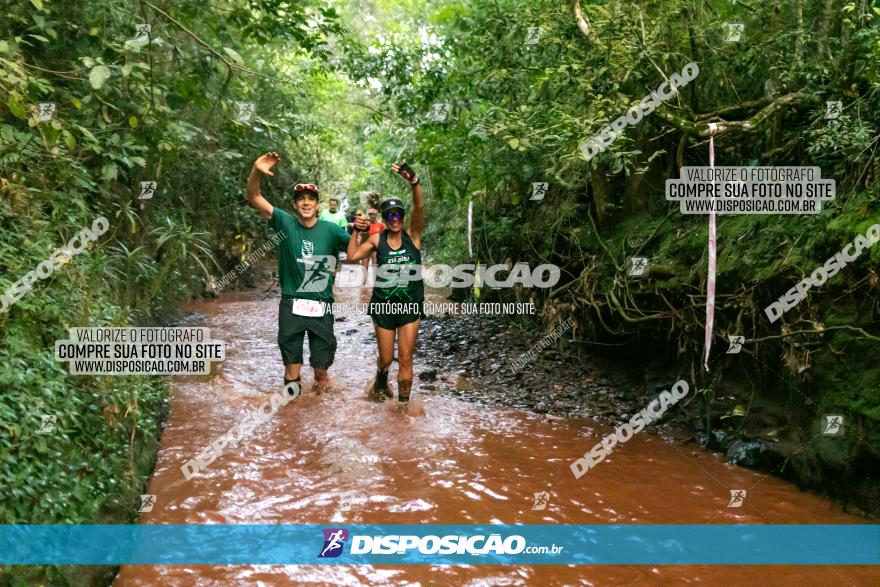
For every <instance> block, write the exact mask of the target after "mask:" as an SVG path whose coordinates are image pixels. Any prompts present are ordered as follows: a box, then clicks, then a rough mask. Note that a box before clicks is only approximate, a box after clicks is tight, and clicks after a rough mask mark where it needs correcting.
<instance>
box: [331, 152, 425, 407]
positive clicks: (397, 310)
mask: <svg viewBox="0 0 880 587" xmlns="http://www.w3.org/2000/svg"><path fill="white" fill-rule="evenodd" d="M391 170H392V171H393V172H394V173H396V174H398V175H400V176H401V177H402V178H403V179H405V180H407V181H408V182H409V183H410V185H411V186H412V195H413V210H412V216H411V218H410V222H409V230H408V231H407V230H404V228H403V219H404V216H405V215H406V211H405V209H404V206H403V202H402V201H400V200H399V199H397V198H389V199H387V200H385V201H384V202H382V204H381V205H380V207H379V208H380V210H379V212H380V214H381V218H382V221H383V222H384V223H385V227H386V228H385V230H384V231H382V232H381V233H379V234H373V235H369V236H368V235H367V231H369V222H368V220H367V217H366V216H364V215H362V214H360V213H358V217H357V219H356V220H355V225H354V229H355V231H356V232H357V234H358V235H359V236H358V238H352V239H351V240H350V241H349V243H348V251H347V252H346V255H347V257H348V260H349V261H358V260H360V259H365V258H367V257H368V256H370V255H372V254H373V251H376V253H377V261H376V263H377V266H376V284H375V286H374V287H373V297H372V298H371V299H370V311H369V314H370V316H372V318H373V328H374V330H375V331H376V343H377V344H378V347H379V358H378V360H377V364H376V385H375V387H374V393H373V397H374V399H375V400H376V401H384V400H385V398H386V397H394V396H393V394H392V393H391V390H390V389H389V387H388V367H390V366H391V361H392V360H393V359H394V339H395V337H396V338H397V363H398V371H397V399H398V401H401V402H406V401H409V396H410V392H411V391H412V382H413V351H414V350H415V347H416V337H417V336H418V333H419V322H420V321H421V319H422V318H424V313H423V311H422V307H423V302H424V286H423V283H422V279H421V264H422V254H421V252H420V250H419V249H420V246H421V240H422V230H423V229H424V227H425V205H424V201H423V199H422V187H421V185H419V178H418V177H416V174H415V172H414V171H413V170H412V169H411V168H410V167H409V165H407V164H406V161H404V162H403V163H401V164H400V165H397V164H394V165H392V166H391ZM363 237H366V238H363ZM361 241H362V242H361ZM410 265H413V266H415V267H410V268H407V266H410ZM401 271H405V272H406V273H405V277H404V279H402V280H401V279H399V276H400V273H401ZM413 271H418V273H417V274H416V276H417V277H418V278H417V279H414V278H413Z"/></svg>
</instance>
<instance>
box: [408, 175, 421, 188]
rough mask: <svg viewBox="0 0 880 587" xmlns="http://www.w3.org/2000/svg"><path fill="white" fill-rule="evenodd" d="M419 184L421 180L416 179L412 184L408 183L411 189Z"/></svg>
mask: <svg viewBox="0 0 880 587" xmlns="http://www.w3.org/2000/svg"><path fill="white" fill-rule="evenodd" d="M420 183H422V178H420V177H417V178H416V180H415V181H414V182H413V181H411V182H409V185H411V186H412V187H416V186H417V185H419V184H420Z"/></svg>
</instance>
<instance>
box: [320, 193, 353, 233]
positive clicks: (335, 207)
mask: <svg viewBox="0 0 880 587" xmlns="http://www.w3.org/2000/svg"><path fill="white" fill-rule="evenodd" d="M329 207H330V209H329V210H324V211H323V212H321V220H326V221H327V222H332V223H333V224H335V225H336V226H338V227H339V228H341V229H342V230H345V227H346V226H348V222H347V221H346V220H345V214H344V213H343V212H342V211H341V210H340V209H339V200H337V199H336V198H330V202H329Z"/></svg>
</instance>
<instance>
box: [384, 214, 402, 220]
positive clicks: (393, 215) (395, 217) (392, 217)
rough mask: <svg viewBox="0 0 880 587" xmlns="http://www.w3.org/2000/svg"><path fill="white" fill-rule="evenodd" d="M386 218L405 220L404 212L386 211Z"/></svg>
mask: <svg viewBox="0 0 880 587" xmlns="http://www.w3.org/2000/svg"><path fill="white" fill-rule="evenodd" d="M385 220H387V221H388V222H391V221H392V220H403V212H386V213H385Z"/></svg>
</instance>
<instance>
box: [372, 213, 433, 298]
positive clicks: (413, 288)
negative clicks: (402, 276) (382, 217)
mask: <svg viewBox="0 0 880 587" xmlns="http://www.w3.org/2000/svg"><path fill="white" fill-rule="evenodd" d="M400 234H401V240H402V241H403V242H402V244H401V246H400V248H399V249H396V250H395V249H392V248H391V247H390V246H388V231H387V230H384V231H382V232H381V233H379V247H378V248H377V249H376V263H377V271H376V284H375V285H374V286H373V299H372V301H373V302H423V301H425V287H424V282H423V281H422V279H421V278H419V279H417V280H416V279H410V280H409V281H407V282H404V283H398V282H397V277H395V276H396V275H397V274H398V273H399V272H400V270H399V268H400V267H403V266H405V265H421V264H422V254H421V252H419V249H418V248H416V245H415V244H414V243H413V242H412V239H411V238H410V237H409V234H407V232H406V231H405V230H404V231H401V233H400ZM382 267H385V268H386V269H385V271H386V272H387V271H389V270H392V271H393V273H392V275H391V276H390V277H388V278H387V279H386V278H383V277H382V275H381V273H382V272H381V271H380V270H381V269H382ZM395 268H396V270H395Z"/></svg>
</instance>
